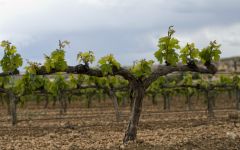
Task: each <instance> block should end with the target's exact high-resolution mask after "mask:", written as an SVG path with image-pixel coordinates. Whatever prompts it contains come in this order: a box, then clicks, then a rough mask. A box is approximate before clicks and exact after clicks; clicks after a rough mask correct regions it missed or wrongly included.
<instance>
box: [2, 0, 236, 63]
mask: <svg viewBox="0 0 240 150" xmlns="http://www.w3.org/2000/svg"><path fill="white" fill-rule="evenodd" d="M239 14H240V0H0V40H9V41H11V42H12V43H13V44H15V45H16V46H17V48H18V51H19V52H20V53H21V55H22V56H23V58H24V59H29V60H32V61H40V62H42V61H43V58H44V57H43V54H44V53H45V54H50V52H51V51H52V50H54V49H55V48H56V47H57V44H58V40H69V41H70V42H71V45H70V47H69V48H67V54H66V55H67V61H68V62H69V64H71V65H72V64H76V54H77V53H78V52H79V51H88V50H93V51H94V53H95V54H96V56H97V58H99V57H101V56H104V55H106V54H109V53H112V54H114V56H115V57H116V58H117V60H118V61H120V62H121V63H122V64H132V62H133V61H134V60H139V59H141V58H147V59H154V55H153V53H154V51H155V50H156V49H157V41H158V38H159V37H160V36H163V35H166V33H167V29H168V26H170V25H174V28H175V30H176V37H177V38H179V40H180V42H181V45H185V44H186V43H187V42H195V43H196V45H197V46H198V48H203V47H205V46H207V45H208V43H209V41H211V40H217V42H219V43H220V44H222V47H221V49H222V57H229V56H236V55H240V15H239Z"/></svg>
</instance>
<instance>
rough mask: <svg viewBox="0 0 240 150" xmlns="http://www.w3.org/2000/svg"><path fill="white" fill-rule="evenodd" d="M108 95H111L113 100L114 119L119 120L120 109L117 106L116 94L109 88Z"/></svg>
mask: <svg viewBox="0 0 240 150" xmlns="http://www.w3.org/2000/svg"><path fill="white" fill-rule="evenodd" d="M109 96H110V97H111V99H112V101H113V106H114V110H115V114H116V121H117V122H119V121H120V111H119V107H118V101H117V96H116V95H115V93H114V92H113V91H112V90H109Z"/></svg>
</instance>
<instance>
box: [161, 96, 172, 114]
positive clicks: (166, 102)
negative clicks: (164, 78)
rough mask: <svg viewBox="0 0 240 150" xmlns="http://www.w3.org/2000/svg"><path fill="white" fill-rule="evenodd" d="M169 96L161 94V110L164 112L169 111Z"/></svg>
mask: <svg viewBox="0 0 240 150" xmlns="http://www.w3.org/2000/svg"><path fill="white" fill-rule="evenodd" d="M170 101H171V98H170V95H169V94H163V109H164V110H166V111H170Z"/></svg>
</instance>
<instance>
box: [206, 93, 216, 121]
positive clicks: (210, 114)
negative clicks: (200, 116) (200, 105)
mask: <svg viewBox="0 0 240 150" xmlns="http://www.w3.org/2000/svg"><path fill="white" fill-rule="evenodd" d="M205 94H206V98H207V110H208V117H209V118H213V117H214V111H213V96H212V95H211V94H212V93H211V92H210V91H206V93H205Z"/></svg>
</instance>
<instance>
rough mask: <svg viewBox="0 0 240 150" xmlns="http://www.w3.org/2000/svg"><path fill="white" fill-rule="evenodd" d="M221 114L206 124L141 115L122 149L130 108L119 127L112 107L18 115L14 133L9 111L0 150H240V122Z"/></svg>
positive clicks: (197, 117)
mask: <svg viewBox="0 0 240 150" xmlns="http://www.w3.org/2000/svg"><path fill="white" fill-rule="evenodd" d="M234 111H235V110H226V109H225V110H224V109H223V110H217V111H215V115H216V118H213V119H211V120H210V119H208V118H207V117H206V111H175V112H164V111H162V110H159V107H156V106H155V107H153V106H146V107H144V109H143V112H142V116H141V120H140V124H139V129H138V138H137V140H136V141H135V142H130V143H128V144H127V145H123V144H122V139H123V136H124V131H125V129H126V127H127V123H128V118H129V108H122V109H121V115H122V117H121V118H122V121H120V122H116V120H115V113H114V110H113V108H112V107H111V106H108V107H99V108H96V107H94V108H90V109H87V108H76V107H74V108H69V109H68V112H67V114H65V115H62V116H60V115H59V109H58V108H56V109H52V108H51V109H42V108H34V107H33V108H29V109H26V108H24V109H18V120H19V122H18V124H17V126H16V127H12V126H11V124H10V117H9V116H7V114H6V110H5V109H1V110H0V150H10V149H11V150H28V149H29V150H30V149H31V150H35V149H36V150H48V149H49V150H59V149H63V150H80V149H84V150H86V149H87V150H88V149H96V150H103V149H127V150H128V149H129V150H134V149H137V150H146V149H153V150H161V149H164V150H165V149H166V150H175V149H186V150H191V149H196V150H206V149H209V150H218V149H219V150H227V149H230V150H231V149H234V150H238V149H239V150H240V121H239V120H231V119H229V118H228V114H229V113H231V112H234ZM239 115H240V114H239Z"/></svg>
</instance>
